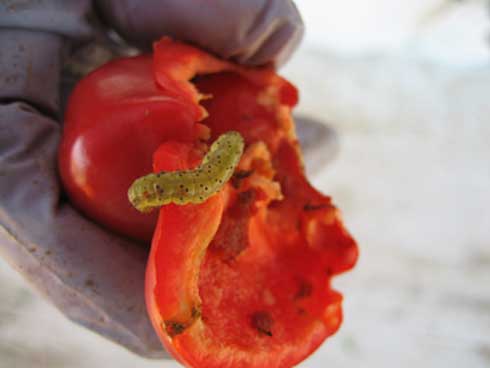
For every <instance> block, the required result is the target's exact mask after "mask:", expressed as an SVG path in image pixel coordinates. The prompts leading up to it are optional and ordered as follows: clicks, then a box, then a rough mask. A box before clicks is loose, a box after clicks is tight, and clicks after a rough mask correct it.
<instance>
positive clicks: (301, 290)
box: [294, 280, 313, 299]
mask: <svg viewBox="0 0 490 368" xmlns="http://www.w3.org/2000/svg"><path fill="white" fill-rule="evenodd" d="M312 292H313V286H312V285H311V282H309V281H306V280H302V281H301V282H300V283H299V287H298V291H297V292H296V295H295V296H294V299H303V298H307V297H309V296H311V293H312Z"/></svg>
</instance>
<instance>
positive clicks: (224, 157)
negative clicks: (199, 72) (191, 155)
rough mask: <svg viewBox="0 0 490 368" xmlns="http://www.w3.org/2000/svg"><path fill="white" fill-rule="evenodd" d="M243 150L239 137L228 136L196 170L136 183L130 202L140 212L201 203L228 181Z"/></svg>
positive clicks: (132, 188) (130, 193) (163, 175)
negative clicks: (172, 205) (174, 205)
mask: <svg viewBox="0 0 490 368" xmlns="http://www.w3.org/2000/svg"><path fill="white" fill-rule="evenodd" d="M243 148H244V142H243V138H242V136H241V135H240V133H238V132H233V131H232V132H227V133H225V134H223V135H221V136H219V137H218V139H216V141H214V143H213V144H212V145H211V147H210V149H209V152H208V153H207V154H206V155H205V156H204V158H203V160H202V163H201V165H199V167H197V168H196V169H194V170H185V171H174V172H160V173H158V174H149V175H146V176H144V177H141V178H139V179H136V180H135V181H134V182H133V184H132V185H131V187H130V188H129V190H128V198H129V201H130V202H131V204H132V205H133V206H134V207H135V208H136V209H137V210H139V211H141V212H148V211H151V210H152V209H153V208H155V207H160V206H163V205H165V204H169V203H176V204H179V205H184V204H188V203H202V202H204V201H206V200H207V199H208V198H209V197H211V196H213V195H214V194H216V193H217V192H219V190H220V189H221V188H222V187H223V186H224V184H225V183H226V182H227V181H228V180H230V178H231V176H232V175H233V172H234V171H235V168H236V166H237V165H238V162H239V161H240V157H241V156H242V154H243Z"/></svg>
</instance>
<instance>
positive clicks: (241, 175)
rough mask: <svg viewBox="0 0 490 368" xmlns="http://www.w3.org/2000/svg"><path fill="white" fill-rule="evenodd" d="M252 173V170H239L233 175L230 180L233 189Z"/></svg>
mask: <svg viewBox="0 0 490 368" xmlns="http://www.w3.org/2000/svg"><path fill="white" fill-rule="evenodd" d="M252 173H253V170H239V171H237V172H236V173H235V174H233V177H232V178H231V185H233V188H235V189H238V188H239V187H240V185H241V183H242V180H243V179H245V178H248V177H249V176H250V175H252Z"/></svg>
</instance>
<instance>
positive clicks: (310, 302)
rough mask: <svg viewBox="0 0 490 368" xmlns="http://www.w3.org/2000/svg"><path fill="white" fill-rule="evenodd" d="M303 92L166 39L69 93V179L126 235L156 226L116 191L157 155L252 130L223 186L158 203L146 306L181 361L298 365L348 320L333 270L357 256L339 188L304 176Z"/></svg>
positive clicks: (188, 164) (186, 159)
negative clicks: (331, 191) (201, 195)
mask: <svg viewBox="0 0 490 368" xmlns="http://www.w3.org/2000/svg"><path fill="white" fill-rule="evenodd" d="M150 68H152V69H150ZM151 70H153V73H151ZM89 96H91V98H93V99H94V100H95V103H94V102H90V97H89ZM296 102H297V92H296V89H295V88H294V87H293V86H292V85H291V84H290V83H288V82H287V81H286V80H284V79H283V78H281V77H279V76H278V75H277V74H275V72H274V71H273V70H272V69H271V68H267V67H264V68H260V69H257V68H255V69H248V68H245V67H240V66H237V65H234V64H231V63H228V62H224V61H221V60H218V59H216V58H214V57H212V56H210V55H209V54H207V53H205V52H203V51H200V50H198V49H195V48H193V47H190V46H188V45H185V44H181V43H178V42H173V41H171V40H169V39H163V40H162V41H160V42H158V43H156V44H155V47H154V55H153V60H151V59H150V58H149V57H138V58H132V59H126V60H120V61H115V62H113V63H110V64H108V65H106V66H104V67H102V68H101V69H99V70H98V71H96V72H94V73H93V74H91V75H90V76H88V77H87V78H86V79H85V80H84V81H82V82H81V83H80V85H79V86H78V88H77V90H76V91H75V94H74V96H73V97H72V98H71V103H70V109H69V111H68V119H67V121H68V125H67V128H66V132H65V138H64V144H63V145H62V149H61V151H60V152H61V153H60V160H61V173H62V177H63V178H64V181H65V184H66V185H67V189H68V191H69V193H70V195H71V196H72V198H73V199H74V201H75V202H76V203H78V205H79V206H80V207H81V208H82V209H83V210H84V211H86V212H87V213H89V215H91V216H92V217H94V218H96V219H98V220H99V221H101V222H102V223H103V224H105V225H106V226H110V227H112V228H114V229H117V230H118V231H120V232H123V233H126V234H129V235H131V236H137V237H143V238H144V237H146V236H147V232H148V228H151V226H152V224H151V221H147V220H146V219H147V218H148V217H145V215H141V214H137V213H136V212H132V211H133V210H132V209H129V208H126V207H125V204H124V205H123V203H122V202H123V201H122V200H121V198H119V197H118V196H119V195H121V196H122V194H121V193H122V192H123V189H124V195H125V193H126V191H127V188H128V187H129V185H130V184H131V181H132V180H134V179H136V177H138V176H142V175H144V174H147V173H148V172H149V171H150V170H149V166H150V157H149V156H150V155H151V154H153V153H154V155H153V160H154V161H153V170H154V171H155V172H160V171H175V170H184V169H190V168H193V167H196V166H197V165H199V163H200V160H201V159H202V157H203V154H204V152H205V148H206V146H207V145H209V143H211V142H213V141H214V140H215V139H216V138H217V137H218V136H219V135H221V134H223V133H226V132H228V131H231V130H233V131H238V132H239V133H241V135H242V136H243V138H244V140H245V152H244V154H243V156H242V158H241V161H240V163H239V165H238V168H237V169H236V170H235V173H234V175H233V177H232V179H231V180H230V181H229V182H228V183H226V184H225V186H224V187H223V189H222V190H221V191H220V192H219V193H218V194H216V195H214V196H213V197H211V198H209V199H208V200H207V201H205V202H204V203H201V204H188V205H183V206H179V205H176V204H170V205H165V206H163V207H161V209H160V211H159V218H158V224H157V225H156V229H155V231H154V235H153V241H152V247H151V252H150V257H149V262H148V268H147V279H146V298H147V305H148V312H149V315H150V318H151V320H152V323H153V325H154V327H155V330H156V331H157V333H158V335H159V336H160V338H161V340H162V342H163V343H164V345H165V346H166V348H167V349H168V350H169V351H170V352H171V353H172V354H173V355H174V356H175V358H176V359H178V360H179V361H180V362H182V363H183V364H185V365H186V366H191V367H290V366H293V365H295V364H297V363H298V362H300V361H301V360H303V359H304V358H305V357H307V356H308V355H309V354H311V352H312V351H314V350H315V349H316V348H317V347H318V346H319V345H320V344H321V343H322V342H323V341H324V339H325V338H326V337H328V336H330V335H331V334H333V333H334V332H335V331H336V330H337V329H338V328H339V326H340V323H341V320H342V312H341V301H342V297H341V295H340V294H339V293H338V292H336V291H334V290H332V289H331V287H330V280H331V278H332V276H334V275H336V274H339V273H341V272H344V271H346V270H348V269H350V268H352V267H353V266H354V264H355V262H356V260H357V255H358V250H357V246H356V243H355V241H354V240H353V239H352V238H351V236H350V235H349V234H348V233H347V231H346V230H345V228H344V226H343V225H342V222H341V219H340V215H339V212H338V210H337V209H336V208H335V207H334V205H333V204H332V202H331V200H330V198H329V197H327V196H324V195H322V194H321V193H319V192H317V191H316V190H315V189H314V188H313V187H312V186H311V185H310V184H309V183H308V182H307V180H306V178H305V176H304V171H303V167H302V162H301V156H300V150H299V146H298V141H297V138H296V136H295V133H294V124H293V120H292V118H291V115H290V110H291V108H292V107H293V106H294V105H295V104H296ZM94 104H95V107H94ZM209 133H210V136H211V137H210V139H208V140H206V138H208V137H207V136H206V135H207V134H209ZM84 140H85V141H84ZM77 142H81V143H77ZM88 142H90V143H88ZM77 145H78V146H80V147H77ZM157 147H158V149H157ZM94 152H95V154H93V153H94ZM91 155H92V156H91ZM80 157H84V158H85V161H86V162H85V163H84V162H83V160H81V159H80ZM87 162H89V164H87ZM84 165H85V166H84ZM81 168H83V170H81ZM94 168H95V169H94ZM90 170H95V172H91V171H90ZM81 172H82V173H83V174H81ZM121 174H122V175H121ZM112 175H114V176H112ZM101 183H102V184H104V185H106V186H104V185H102V184H101ZM99 184H100V185H99ZM111 186H112V193H111V192H110V190H109V189H108V188H110V187H111ZM123 186H125V187H124V188H123ZM100 188H102V189H100ZM108 202H110V203H108ZM99 206H100V207H102V208H101V209H100V208H99ZM129 213H131V216H129V215H128V214H129ZM135 219H136V220H135ZM133 221H134V223H133ZM128 226H129V227H130V229H129V230H128ZM142 226H144V229H143V230H142V229H141V228H140V227H142Z"/></svg>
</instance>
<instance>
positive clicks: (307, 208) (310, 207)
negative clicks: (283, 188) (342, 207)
mask: <svg viewBox="0 0 490 368" xmlns="http://www.w3.org/2000/svg"><path fill="white" fill-rule="evenodd" d="M331 207H332V205H331V204H327V203H323V204H311V203H307V204H305V205H304V206H303V210H305V211H317V210H323V209H325V208H331Z"/></svg>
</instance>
